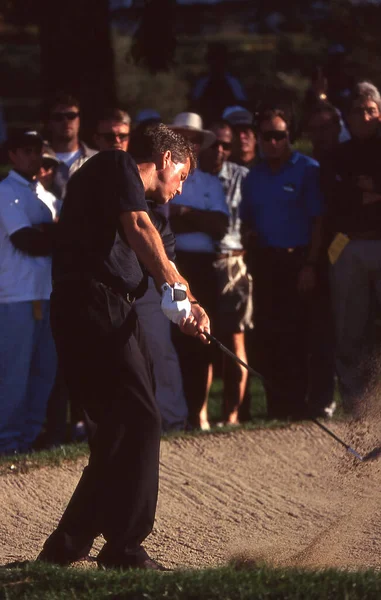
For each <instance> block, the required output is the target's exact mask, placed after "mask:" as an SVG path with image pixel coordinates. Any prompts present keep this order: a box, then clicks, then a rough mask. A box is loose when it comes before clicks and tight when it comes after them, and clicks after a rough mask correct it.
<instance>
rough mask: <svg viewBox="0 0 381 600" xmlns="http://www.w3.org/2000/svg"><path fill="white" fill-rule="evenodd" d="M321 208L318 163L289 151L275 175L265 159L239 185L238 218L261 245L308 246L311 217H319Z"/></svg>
mask: <svg viewBox="0 0 381 600" xmlns="http://www.w3.org/2000/svg"><path fill="white" fill-rule="evenodd" d="M323 206H324V203H323V196H322V193H321V189H320V179H319V163H317V162H316V160H313V159H312V158H309V157H308V156H305V155H304V154H300V153H299V152H293V153H292V155H291V157H290V159H289V160H288V162H287V163H286V164H284V165H283V166H282V168H281V169H280V170H279V171H277V172H276V173H274V172H273V171H271V169H270V166H269V165H268V163H267V161H266V160H263V161H261V162H260V163H258V164H257V165H255V166H254V167H253V168H252V169H251V171H250V172H249V174H248V176H247V177H246V179H245V181H244V182H243V185H242V202H241V205H240V217H241V220H242V222H243V223H244V224H245V225H247V226H248V227H249V229H251V230H252V231H255V232H256V233H257V234H258V240H259V244H260V245H261V246H272V247H277V248H295V247H296V246H308V244H309V243H310V241H311V230H312V221H313V217H317V216H319V215H322V214H323Z"/></svg>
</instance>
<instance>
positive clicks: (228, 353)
mask: <svg viewBox="0 0 381 600" xmlns="http://www.w3.org/2000/svg"><path fill="white" fill-rule="evenodd" d="M204 335H205V337H206V338H207V339H208V340H209V341H211V342H214V343H215V344H216V345H217V346H218V347H219V348H220V350H222V352H225V354H227V355H228V356H230V358H232V359H233V360H235V361H236V362H237V363H239V364H240V365H242V366H243V367H245V369H247V370H248V371H249V373H251V374H252V375H254V377H257V378H258V379H259V380H260V381H261V382H262V383H265V379H264V377H263V376H262V375H261V374H260V373H258V371H255V370H254V369H253V368H252V367H250V366H249V365H248V364H246V363H245V362H244V361H243V360H241V359H240V358H239V357H238V356H236V354H234V352H232V351H231V350H229V348H227V347H226V346H224V345H223V344H222V343H221V342H220V341H219V340H218V339H217V338H215V337H214V335H212V334H211V333H207V332H204ZM309 420H310V421H312V422H313V423H315V425H317V426H318V427H320V429H322V430H323V431H325V433H327V434H328V435H330V436H331V437H332V438H333V439H334V440H336V442H338V443H339V444H341V445H342V446H344V448H345V449H346V450H347V451H348V452H350V453H351V454H353V456H355V457H356V458H357V459H358V460H361V461H363V460H364V458H363V457H362V456H361V455H360V454H359V453H358V452H356V450H354V449H353V448H352V447H351V446H349V445H348V444H346V443H345V442H344V441H343V440H341V439H340V438H339V437H338V436H337V435H336V434H335V433H333V431H331V430H330V429H328V427H326V426H325V425H323V424H322V423H320V422H319V421H318V420H317V419H315V418H314V417H309Z"/></svg>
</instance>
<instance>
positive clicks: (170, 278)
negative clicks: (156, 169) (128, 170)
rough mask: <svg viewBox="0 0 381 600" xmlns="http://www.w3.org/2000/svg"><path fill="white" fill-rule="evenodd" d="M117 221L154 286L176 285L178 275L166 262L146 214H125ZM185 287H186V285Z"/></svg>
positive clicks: (162, 247) (155, 231) (161, 247)
mask: <svg viewBox="0 0 381 600" xmlns="http://www.w3.org/2000/svg"><path fill="white" fill-rule="evenodd" d="M119 219H120V223H121V225H122V229H123V233H124V235H125V237H126V240H127V241H128V243H129V245H130V246H131V248H132V250H133V251H134V252H135V254H136V256H137V257H138V259H139V260H140V261H141V262H142V263H143V265H144V266H145V267H146V269H147V270H148V271H149V272H150V274H151V275H152V277H153V279H154V281H155V284H156V286H157V287H158V288H160V287H161V286H162V285H163V283H165V282H167V283H169V284H170V285H173V284H174V283H178V282H179V273H178V271H177V269H176V268H175V266H174V265H173V263H171V262H170V261H169V260H168V258H167V255H166V253H165V249H164V246H163V242H162V241H161V237H160V234H159V233H158V231H157V230H156V228H155V226H154V225H153V224H152V221H151V219H150V218H149V216H148V213H146V212H144V211H137V212H125V213H122V214H121V215H120V217H119ZM184 282H185V280H184ZM185 283H186V282H185ZM186 285H187V287H188V284H187V283H186Z"/></svg>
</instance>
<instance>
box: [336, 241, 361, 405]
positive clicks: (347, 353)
mask: <svg viewBox="0 0 381 600" xmlns="http://www.w3.org/2000/svg"><path fill="white" fill-rule="evenodd" d="M368 243H369V242H362V241H351V242H349V244H348V245H347V246H346V247H345V248H344V250H343V252H342V254H341V255H340V257H339V258H338V260H337V262H336V263H335V264H334V265H332V267H331V292H332V303H333V309H334V319H335V333H336V371H337V376H338V380H339V389H340V394H341V398H342V402H343V406H344V409H345V410H346V411H347V412H351V411H352V410H353V408H354V402H355V400H356V399H358V398H360V396H361V395H362V394H363V393H364V377H363V370H364V367H363V365H362V362H363V361H364V360H365V356H364V342H365V333H366V328H367V323H368V317H369V308H370V284H369V273H368V269H367V268H366V264H365V262H364V257H363V250H364V245H365V246H366V245H367V244H368Z"/></svg>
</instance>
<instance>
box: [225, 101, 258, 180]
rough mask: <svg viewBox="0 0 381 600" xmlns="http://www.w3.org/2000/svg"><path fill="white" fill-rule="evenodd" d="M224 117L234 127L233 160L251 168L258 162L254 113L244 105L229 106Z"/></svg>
mask: <svg viewBox="0 0 381 600" xmlns="http://www.w3.org/2000/svg"><path fill="white" fill-rule="evenodd" d="M223 118H224V119H226V121H228V123H229V124H230V125H231V127H232V128H233V134H234V136H233V148H232V154H231V157H230V158H231V160H232V161H233V162H235V163H237V165H241V166H242V167H246V168H247V169H251V167H252V166H254V165H255V163H256V138H255V133H254V127H253V115H252V113H251V112H249V111H248V110H246V109H245V108H242V106H229V108H227V109H226V110H225V111H224V113H223Z"/></svg>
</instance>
